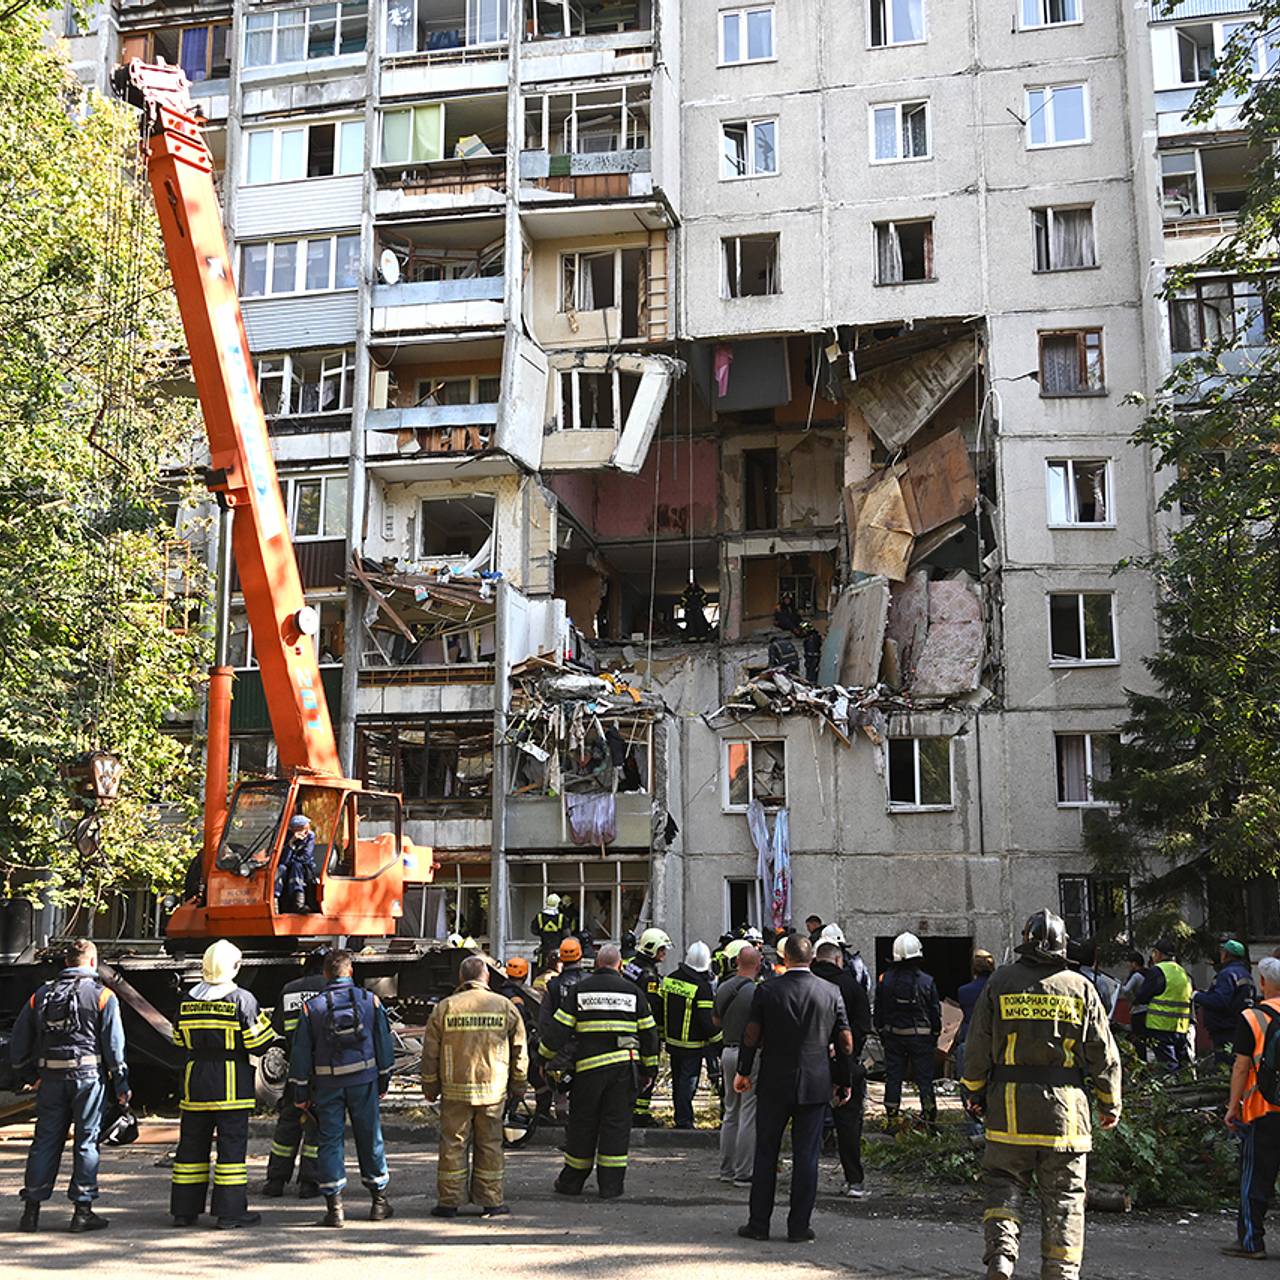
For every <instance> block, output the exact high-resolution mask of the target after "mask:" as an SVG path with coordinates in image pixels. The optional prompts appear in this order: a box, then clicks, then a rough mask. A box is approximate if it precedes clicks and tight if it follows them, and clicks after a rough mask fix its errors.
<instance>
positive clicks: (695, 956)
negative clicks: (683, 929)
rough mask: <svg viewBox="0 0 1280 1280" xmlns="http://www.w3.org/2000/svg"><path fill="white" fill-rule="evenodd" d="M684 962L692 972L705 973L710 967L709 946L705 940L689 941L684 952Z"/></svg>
mask: <svg viewBox="0 0 1280 1280" xmlns="http://www.w3.org/2000/svg"><path fill="white" fill-rule="evenodd" d="M684 962H685V964H687V965H688V966H689V968H690V969H692V970H693V971H694V973H707V972H709V971H710V969H711V948H710V947H709V946H707V944H706V943H705V942H691V943H690V944H689V950H688V951H686V952H685V953H684Z"/></svg>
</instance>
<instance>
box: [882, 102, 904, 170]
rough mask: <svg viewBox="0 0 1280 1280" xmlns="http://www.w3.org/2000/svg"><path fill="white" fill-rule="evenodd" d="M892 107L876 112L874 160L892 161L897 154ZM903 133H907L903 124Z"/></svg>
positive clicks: (895, 124)
mask: <svg viewBox="0 0 1280 1280" xmlns="http://www.w3.org/2000/svg"><path fill="white" fill-rule="evenodd" d="M895 116H896V113H895V112H894V110H893V108H892V107H888V108H885V109H884V110H881V111H877V112H876V159H877V160H893V159H895V158H896V156H897V154H898V126H897V121H896V118H895ZM902 131H903V133H904V134H905V133H906V131H907V126H906V122H905V121H904V122H903V129H902Z"/></svg>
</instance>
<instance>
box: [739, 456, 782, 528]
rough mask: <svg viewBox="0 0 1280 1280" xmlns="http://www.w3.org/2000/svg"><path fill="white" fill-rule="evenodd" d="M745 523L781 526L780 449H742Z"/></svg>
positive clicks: (757, 525) (764, 526)
mask: <svg viewBox="0 0 1280 1280" xmlns="http://www.w3.org/2000/svg"><path fill="white" fill-rule="evenodd" d="M742 527H743V528H744V529H776V528H777V527H778V451H777V449H744V450H743V453H742Z"/></svg>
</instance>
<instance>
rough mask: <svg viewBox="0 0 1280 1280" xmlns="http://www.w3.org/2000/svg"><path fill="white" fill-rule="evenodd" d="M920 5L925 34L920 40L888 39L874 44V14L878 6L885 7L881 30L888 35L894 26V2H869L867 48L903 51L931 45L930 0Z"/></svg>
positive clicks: (885, 0)
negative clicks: (922, 45) (914, 46)
mask: <svg viewBox="0 0 1280 1280" xmlns="http://www.w3.org/2000/svg"><path fill="white" fill-rule="evenodd" d="M919 4H920V29H921V31H922V32H923V34H922V35H921V36H920V37H919V38H918V39H912V40H893V39H886V40H885V41H884V43H883V44H873V43H872V36H873V34H874V28H873V24H872V12H873V10H874V8H875V7H876V6H877V5H881V6H883V9H884V16H883V18H882V19H881V22H880V28H881V30H882V31H884V32H885V33H886V34H887V33H888V32H889V31H890V29H891V28H892V26H893V21H892V15H893V7H892V6H893V0H868V3H867V48H868V49H901V48H903V47H910V46H911V45H920V44H928V43H929V5H928V0H919Z"/></svg>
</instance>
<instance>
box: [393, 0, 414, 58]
mask: <svg viewBox="0 0 1280 1280" xmlns="http://www.w3.org/2000/svg"><path fill="white" fill-rule="evenodd" d="M413 46H414V21H413V0H387V52H388V53H412V52H413Z"/></svg>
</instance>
